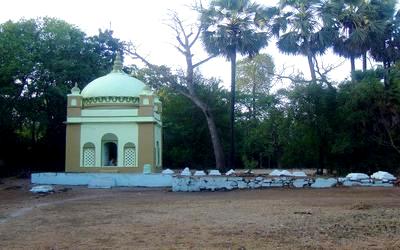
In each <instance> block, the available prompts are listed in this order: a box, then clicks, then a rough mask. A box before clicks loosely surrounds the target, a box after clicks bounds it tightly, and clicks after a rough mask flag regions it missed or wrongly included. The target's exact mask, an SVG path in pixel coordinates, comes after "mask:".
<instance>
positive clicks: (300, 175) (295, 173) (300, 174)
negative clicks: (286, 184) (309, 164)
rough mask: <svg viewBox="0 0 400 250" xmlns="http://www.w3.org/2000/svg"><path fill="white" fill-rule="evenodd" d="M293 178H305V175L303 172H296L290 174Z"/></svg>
mask: <svg viewBox="0 0 400 250" xmlns="http://www.w3.org/2000/svg"><path fill="white" fill-rule="evenodd" d="M292 175H293V176H294V177H307V175H306V173H304V172H303V171H296V172H293V174H292Z"/></svg>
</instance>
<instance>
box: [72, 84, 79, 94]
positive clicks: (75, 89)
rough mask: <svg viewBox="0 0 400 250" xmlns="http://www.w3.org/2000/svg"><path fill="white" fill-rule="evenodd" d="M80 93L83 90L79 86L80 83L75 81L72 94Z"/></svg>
mask: <svg viewBox="0 0 400 250" xmlns="http://www.w3.org/2000/svg"><path fill="white" fill-rule="evenodd" d="M80 93H81V90H80V89H79V88H78V84H77V83H75V86H74V87H73V88H72V89H71V94H73V95H79V94H80Z"/></svg>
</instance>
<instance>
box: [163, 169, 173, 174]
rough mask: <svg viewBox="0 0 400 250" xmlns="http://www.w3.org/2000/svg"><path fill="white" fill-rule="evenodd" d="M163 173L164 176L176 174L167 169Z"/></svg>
mask: <svg viewBox="0 0 400 250" xmlns="http://www.w3.org/2000/svg"><path fill="white" fill-rule="evenodd" d="M161 173H162V174H165V175H172V174H174V173H175V172H174V171H173V170H171V169H169V168H167V169H164V170H163V171H162V172H161Z"/></svg>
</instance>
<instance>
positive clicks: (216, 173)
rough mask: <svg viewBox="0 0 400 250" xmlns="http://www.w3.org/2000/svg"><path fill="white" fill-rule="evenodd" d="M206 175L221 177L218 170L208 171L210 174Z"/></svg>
mask: <svg viewBox="0 0 400 250" xmlns="http://www.w3.org/2000/svg"><path fill="white" fill-rule="evenodd" d="M208 175H214V176H216V175H221V173H220V172H219V170H218V169H213V170H210V172H208Z"/></svg>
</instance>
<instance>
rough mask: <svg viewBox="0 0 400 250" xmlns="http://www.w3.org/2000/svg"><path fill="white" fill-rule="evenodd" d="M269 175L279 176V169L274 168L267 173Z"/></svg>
mask: <svg viewBox="0 0 400 250" xmlns="http://www.w3.org/2000/svg"><path fill="white" fill-rule="evenodd" d="M269 175H270V176H281V171H279V170H276V169H274V170H273V171H272V172H271V173H269Z"/></svg>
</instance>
